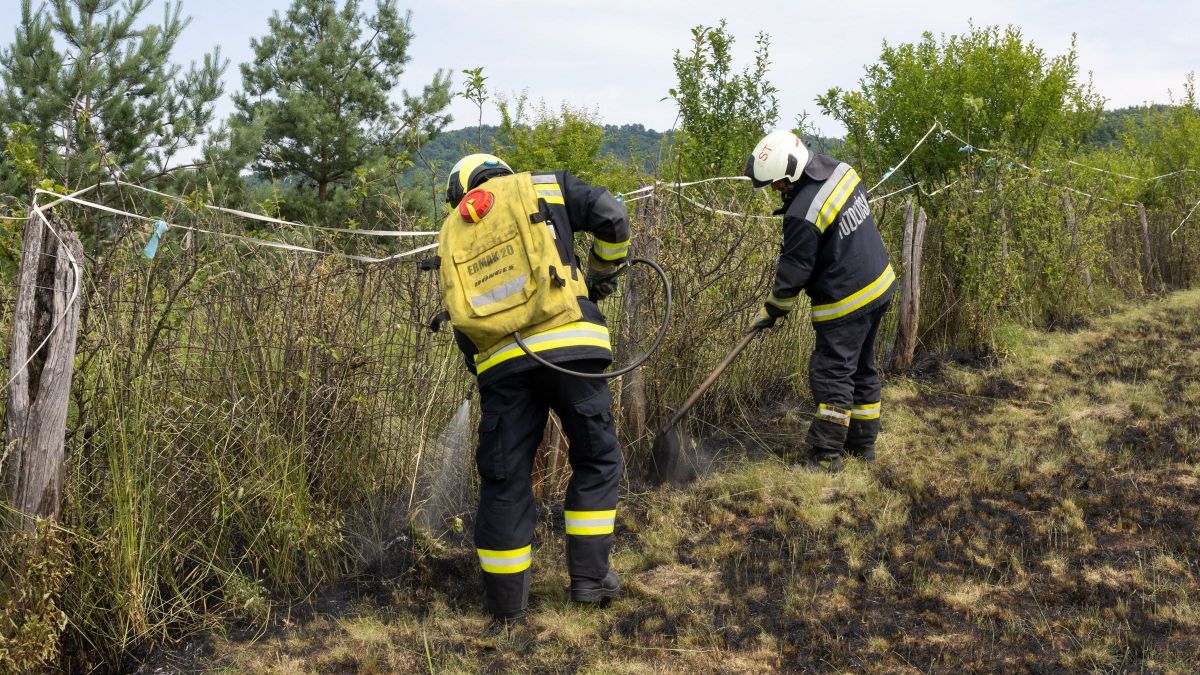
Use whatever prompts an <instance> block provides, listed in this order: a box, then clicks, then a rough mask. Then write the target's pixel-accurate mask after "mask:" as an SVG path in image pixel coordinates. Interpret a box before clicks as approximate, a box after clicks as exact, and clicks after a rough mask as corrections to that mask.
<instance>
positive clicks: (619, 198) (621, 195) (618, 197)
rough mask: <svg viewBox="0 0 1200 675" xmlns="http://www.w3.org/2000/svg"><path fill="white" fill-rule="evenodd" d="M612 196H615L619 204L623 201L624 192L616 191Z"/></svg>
mask: <svg viewBox="0 0 1200 675" xmlns="http://www.w3.org/2000/svg"><path fill="white" fill-rule="evenodd" d="M613 196H614V197H616V198H617V203H619V204H624V203H625V193H624V192H618V193H617V194H615V195H613Z"/></svg>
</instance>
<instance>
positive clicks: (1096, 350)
mask: <svg viewBox="0 0 1200 675" xmlns="http://www.w3.org/2000/svg"><path fill="white" fill-rule="evenodd" d="M1195 298H1196V299H1200V295H1197V296H1195ZM1048 339H1050V340H1062V341H1072V342H1070V343H1069V345H1070V346H1069V348H1065V349H1061V350H1059V351H1058V352H1053V353H1055V354H1058V355H1057V356H1054V357H1053V358H1054V359H1055V360H1053V361H1052V362H1049V363H1047V364H1044V365H1042V366H1041V367H1036V366H1031V367H1030V368H1028V369H1027V371H1028V372H1026V370H1023V369H1022V368H1021V366H1020V364H1011V363H1009V364H1003V363H999V362H996V361H995V360H994V359H992V358H991V357H985V358H982V359H981V358H976V357H970V356H968V355H955V354H952V355H948V356H945V357H940V358H932V357H931V358H927V359H925V360H924V361H923V362H922V363H921V364H919V366H918V369H917V372H916V373H915V374H914V375H912V376H909V377H906V378H900V379H898V380H897V381H894V382H892V383H891V384H890V385H889V392H890V393H887V392H885V406H887V409H889V410H891V411H892V412H891V413H890V414H892V415H895V416H894V417H892V418H891V419H893V420H904V421H903V427H902V428H901V429H899V430H898V431H889V427H888V425H889V422H888V418H885V421H884V425H885V434H888V435H887V441H888V442H887V443H882V442H881V447H880V458H879V460H877V462H876V463H874V464H872V465H862V464H861V463H858V462H850V463H849V464H848V467H847V469H846V471H844V472H843V475H841V476H827V475H824V474H816V473H814V472H810V471H807V470H804V469H800V468H793V467H788V466H787V465H786V464H785V463H784V462H783V461H781V460H780V459H779V456H778V455H779V454H782V452H783V451H785V450H787V449H789V448H790V447H791V443H792V440H794V439H803V437H804V431H805V427H806V426H807V423H808V422H807V419H806V416H805V415H800V414H795V413H794V412H791V411H790V410H789V406H786V405H782V404H780V405H776V406H774V407H770V406H768V407H764V409H763V410H762V414H761V424H759V425H758V426H757V428H756V429H745V430H741V429H727V430H725V432H724V433H723V435H721V436H720V437H719V438H713V439H709V442H710V443H712V444H713V445H714V446H719V448H720V450H721V452H720V453H718V454H720V455H721V457H722V461H720V462H719V463H718V464H719V466H717V467H716V471H715V473H713V474H711V475H705V476H701V477H700V478H699V479H698V480H697V482H696V483H694V484H693V485H691V486H689V487H687V488H686V489H665V488H661V487H659V486H648V485H643V484H634V485H632V491H631V493H629V494H626V495H623V500H622V503H621V506H620V507H619V515H618V526H617V531H616V536H615V543H614V551H615V552H616V557H615V558H614V559H615V560H618V561H620V562H619V564H618V567H617V569H618V572H620V574H621V575H622V583H623V586H624V587H625V594H624V597H622V598H621V599H619V600H617V601H616V602H614V603H612V604H611V605H610V606H609V607H607V608H606V609H604V610H600V611H595V612H587V611H586V610H585V611H580V610H578V609H577V608H574V607H572V606H571V605H570V604H569V603H568V602H567V601H566V599H565V594H564V593H561V592H557V591H555V592H550V591H551V586H553V585H554V584H557V583H558V580H560V579H561V581H563V582H564V583H563V585H565V578H566V577H565V570H563V569H561V561H560V560H558V559H559V558H561V553H562V549H563V543H564V542H563V537H562V515H561V509H560V508H558V507H546V510H544V511H542V522H541V524H540V525H539V527H538V529H537V535H536V536H537V541H536V542H535V550H536V553H535V566H541V567H540V568H539V571H535V590H536V592H535V594H534V596H533V597H532V598H531V609H532V611H533V614H534V616H535V619H534V622H535V623H537V622H538V619H537V618H536V616H537V615H539V614H540V615H542V616H547V615H549V616H552V617H554V618H552V619H543V620H542V621H543V623H538V624H537V625H538V627H536V628H534V629H531V630H530V631H525V632H521V631H518V632H517V633H516V634H515V635H514V636H512V637H505V638H503V639H497V638H489V637H486V636H480V635H475V634H473V633H472V632H471V631H477V630H478V629H477V628H476V626H477V625H482V619H478V618H477V619H473V621H476V622H477V623H472V622H471V621H465V622H464V621H462V620H460V619H458V618H457V617H461V616H469V617H471V616H473V617H480V616H481V614H482V602H481V598H480V591H479V587H478V571H477V569H476V566H477V564H476V561H475V557H474V555H473V552H472V549H471V547H470V542H469V539H470V537H469V534H463V535H461V536H460V537H459V539H458V540H456V541H453V542H448V543H445V542H444V543H443V545H442V546H441V547H434V548H431V549H428V550H418V549H415V548H414V549H411V550H406V551H403V552H397V553H396V555H397V556H401V557H398V558H396V559H394V560H390V561H385V562H386V564H384V565H383V566H382V567H381V568H379V569H378V570H375V572H377V573H378V576H379V579H377V580H376V582H375V583H374V584H372V583H368V582H367V581H363V582H361V583H360V584H359V585H357V586H353V587H346V586H343V587H342V590H341V591H340V592H341V593H342V595H337V596H334V597H333V599H332V600H331V601H330V602H329V603H328V604H323V603H321V602H320V601H318V602H315V603H313V606H314V609H313V610H311V611H310V613H312V614H319V615H323V616H324V617H339V621H340V620H341V618H343V617H351V618H349V619H347V620H350V621H353V618H352V617H353V616H354V613H355V612H361V611H363V609H362V608H363V604H364V603H363V600H364V598H365V599H369V600H372V601H371V602H370V603H368V604H369V606H370V611H371V612H374V616H376V617H379V618H381V620H382V621H383V622H384V623H386V624H388V625H389V626H391V627H392V628H391V630H393V631H395V632H396V633H395V634H397V635H400V636H402V637H403V639H404V640H407V641H408V643H410V644H413V645H416V646H417V647H418V648H417V649H415V651H414V653H415V654H416V656H415V659H416V661H415V662H414V663H416V664H419V666H420V667H421V668H422V669H425V668H424V667H425V659H426V655H425V653H423V652H422V651H421V649H420V647H421V645H422V641H423V640H426V639H427V640H428V646H427V647H425V649H427V650H428V653H429V654H431V656H430V657H429V658H430V659H431V661H432V662H433V665H434V669H435V670H437V671H438V672H441V671H442V670H443V669H445V670H450V671H466V672H497V673H498V672H513V671H521V672H546V673H573V672H589V673H591V672H664V671H675V672H681V673H682V672H689V673H690V672H721V673H725V672H735V673H736V672H814V671H817V672H828V671H839V672H887V673H893V672H895V673H921V672H998V671H1010V672H1013V673H1058V672H1089V671H1101V672H1147V673H1188V672H1197V671H1200V537H1198V536H1197V534H1196V533H1197V531H1200V469H1198V468H1197V466H1196V462H1197V460H1198V459H1200V385H1197V384H1196V383H1197V382H1200V358H1196V357H1195V353H1196V352H1197V350H1200V301H1195V300H1193V301H1192V302H1191V304H1188V305H1186V306H1179V303H1175V305H1174V306H1170V307H1167V306H1164V307H1163V308H1161V309H1159V310H1154V311H1149V312H1147V311H1143V312H1140V313H1137V314H1136V315H1133V316H1131V318H1125V319H1122V318H1121V317H1120V316H1115V317H1109V318H1105V319H1103V320H1097V321H1096V322H1094V323H1092V324H1091V325H1090V326H1087V327H1084V328H1083V329H1081V330H1080V331H1078V332H1074V333H1060V334H1057V335H1054V336H1051V337H1050V338H1048ZM1048 353H1051V352H1048ZM1134 395H1136V396H1138V397H1140V398H1139V399H1138V400H1136V401H1134V400H1129V397H1131V396H1134ZM1060 399H1070V401H1071V402H1070V403H1069V404H1063V405H1057V402H1058V401H1059V400H1060ZM1075 401H1079V402H1081V403H1079V404H1078V405H1076V404H1075V403H1074V402H1075ZM795 403H796V405H797V406H799V405H801V404H800V403H799V402H795ZM1093 407H1094V410H1093V409H1092V408H1093ZM887 414H889V413H885V415H887ZM892 424H898V423H897V422H892ZM467 532H468V533H469V524H468V527H467ZM555 566H557V567H555ZM366 576H370V574H368V575H366ZM373 595H374V596H377V597H376V598H372V597H371V596H373ZM448 612H449V613H448ZM447 617H451V618H450V619H449V620H448V618H447ZM318 620H319V618H318ZM448 621H449V622H450V623H448ZM455 621H457V623H453V622H455ZM546 621H550V622H551V623H548V624H547V623H545V622H546ZM553 622H559V623H553ZM397 626H406V627H404V628H399V627H397ZM580 626H584V627H582V628H581V627H580ZM331 630H338V629H336V628H333V629H331ZM280 632H282V629H281V631H277V632H272V633H271V634H270V635H271V636H276V635H279V634H280ZM260 641H261V638H260ZM244 649H246V650H253V649H255V647H254V646H253V645H252V644H251V642H250V641H249V640H247V641H246V642H245V647H244ZM266 649H276V650H279V648H278V647H277V646H276V647H269V648H266ZM314 649H319V648H314ZM197 652H198V653H203V654H205V655H208V654H211V653H216V654H217V656H216V657H214V658H217V659H222V658H224V659H225V660H226V661H227V662H228V661H229V659H230V657H229V656H228V653H229V650H228V649H227V650H225V652H224V654H225V656H221V650H220V649H216V650H215V651H214V648H212V647H211V646H210V645H209V644H208V643H207V642H206V643H204V645H203V648H202V649H201V648H197ZM296 653H300V654H301V657H302V658H308V655H307V653H301V652H293V655H295V654H296ZM313 658H314V661H313V662H314V663H316V662H319V661H318V660H316V657H313ZM233 663H235V667H234V669H235V670H236V669H237V668H236V663H237V662H236V660H235V661H233ZM326 663H328V662H326ZM346 663H347V665H346V667H345V669H344V671H345V672H354V671H355V665H354V662H353V660H350V661H347V662H346ZM318 670H319V669H318Z"/></svg>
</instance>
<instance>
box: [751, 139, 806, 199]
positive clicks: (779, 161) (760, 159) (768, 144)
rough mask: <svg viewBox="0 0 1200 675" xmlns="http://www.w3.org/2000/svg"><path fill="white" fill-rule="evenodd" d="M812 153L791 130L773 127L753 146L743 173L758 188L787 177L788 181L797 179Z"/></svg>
mask: <svg viewBox="0 0 1200 675" xmlns="http://www.w3.org/2000/svg"><path fill="white" fill-rule="evenodd" d="M810 157H812V153H810V152H809V151H808V148H806V147H804V141H802V140H800V137H799V136H797V135H796V134H793V133H792V132H790V131H772V132H771V133H769V134H767V135H766V136H763V139H762V140H761V141H759V142H758V145H756V146H754V152H753V153H751V154H750V159H749V160H747V161H746V176H747V177H748V178H749V179H750V182H751V183H753V184H754V187H756V188H761V187H766V186H768V185H770V184H771V183H774V182H775V181H777V180H779V179H780V178H786V179H787V180H788V182H789V183H795V182H796V181H798V180H800V174H801V172H803V171H804V167H805V166H808V160H809V158H810Z"/></svg>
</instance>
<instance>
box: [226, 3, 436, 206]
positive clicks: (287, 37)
mask: <svg viewBox="0 0 1200 675" xmlns="http://www.w3.org/2000/svg"><path fill="white" fill-rule="evenodd" d="M360 4H361V3H360V2H359V0H346V2H345V4H343V5H342V6H341V7H340V8H339V7H338V3H337V2H336V0H294V1H293V3H292V5H291V7H290V8H289V9H288V10H287V13H286V14H284V15H280V14H279V13H278V12H276V13H275V14H274V15H273V16H272V17H271V19H270V22H269V25H270V32H269V34H267V35H266V36H264V37H263V38H262V39H256V40H253V41H251V46H252V47H253V49H254V54H255V59H254V62H253V63H246V64H243V65H242V79H243V82H244V86H245V91H244V92H243V93H241V94H238V95H236V96H235V97H234V103H235V105H236V106H237V109H238V112H239V118H240V121H241V123H243V124H249V123H252V122H254V123H258V124H261V125H262V129H263V134H264V143H263V146H262V148H261V150H260V151H259V154H258V158H257V160H256V161H255V163H254V168H255V170H256V171H257V172H259V174H260V175H262V176H264V177H266V176H273V177H276V178H285V177H286V178H294V179H299V181H300V184H301V185H306V186H310V187H315V188H316V190H317V197H318V199H319V201H320V202H322V203H324V202H327V201H329V200H330V199H331V197H332V191H333V190H334V188H336V187H337V186H344V185H346V184H348V183H349V182H350V181H351V180H352V179H353V177H354V172H355V169H358V168H361V167H364V166H368V165H371V164H373V163H376V162H378V161H380V160H382V159H384V158H388V157H395V156H397V155H400V154H402V153H404V152H405V149H406V148H409V147H413V146H415V145H418V144H419V143H421V142H423V141H425V140H427V139H428V138H429V137H431V136H433V135H436V134H437V133H438V132H440V131H441V129H442V128H443V127H445V125H446V124H447V123H448V122H449V121H450V117H449V116H448V115H446V114H445V113H444V111H445V109H446V107H447V106H448V105H449V103H450V97H451V93H450V80H449V77H448V75H446V74H445V73H443V72H442V71H439V72H438V73H437V75H436V76H435V77H434V79H433V82H431V83H430V84H428V85H426V86H425V87H424V89H423V91H422V92H421V93H420V94H418V95H410V94H409V93H408V92H404V93H403V94H402V96H401V97H400V98H401V100H400V101H399V102H397V101H395V100H394V99H393V96H392V93H393V90H394V89H395V88H396V86H397V85H398V84H399V82H400V77H401V75H402V74H403V73H404V67H405V64H407V63H408V61H409V58H410V57H409V55H408V47H409V44H410V42H411V41H412V39H413V32H412V29H411V26H410V21H411V13H408V14H405V15H403V16H402V15H401V14H400V12H399V10H398V9H397V8H396V3H395V1H394V0H380V1H379V3H378V6H377V9H376V12H375V14H373V15H366V14H364V13H363V12H362V11H360Z"/></svg>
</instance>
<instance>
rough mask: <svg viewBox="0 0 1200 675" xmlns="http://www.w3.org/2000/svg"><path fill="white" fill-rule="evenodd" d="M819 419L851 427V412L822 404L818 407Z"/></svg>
mask: <svg viewBox="0 0 1200 675" xmlns="http://www.w3.org/2000/svg"><path fill="white" fill-rule="evenodd" d="M817 419H821V420H825V421H826V422H833V423H834V424H840V425H842V426H844V427H848V426H850V411H849V410H845V409H843V408H835V407H834V406H831V405H825V404H824V403H822V404H821V405H819V406H817Z"/></svg>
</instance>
